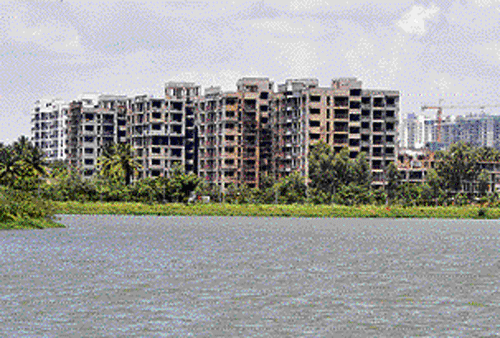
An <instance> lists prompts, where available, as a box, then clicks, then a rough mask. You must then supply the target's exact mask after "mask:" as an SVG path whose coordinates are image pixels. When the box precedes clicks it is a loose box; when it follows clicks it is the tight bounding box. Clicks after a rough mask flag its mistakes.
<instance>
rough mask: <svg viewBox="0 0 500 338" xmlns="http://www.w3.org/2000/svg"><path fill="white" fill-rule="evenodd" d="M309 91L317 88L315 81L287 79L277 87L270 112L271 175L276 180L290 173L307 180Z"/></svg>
mask: <svg viewBox="0 0 500 338" xmlns="http://www.w3.org/2000/svg"><path fill="white" fill-rule="evenodd" d="M312 88H318V80H317V79H298V80H287V81H286V82H285V83H284V84H280V85H278V92H277V94H276V99H275V109H273V111H272V113H271V124H272V126H273V127H272V130H273V146H272V149H273V154H274V156H273V160H274V161H273V174H274V177H275V178H276V179H279V178H281V177H285V176H287V175H288V174H290V173H291V172H293V171H298V172H299V173H300V174H301V175H302V176H304V177H307V174H308V153H309V146H308V145H309V110H308V109H307V108H306V107H307V97H308V93H309V90H310V89H312ZM314 125H315V123H313V126H314Z"/></svg>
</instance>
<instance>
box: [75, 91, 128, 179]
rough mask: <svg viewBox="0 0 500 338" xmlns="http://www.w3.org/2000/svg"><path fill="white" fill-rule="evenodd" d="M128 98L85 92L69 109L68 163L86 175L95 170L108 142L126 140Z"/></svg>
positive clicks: (88, 175)
mask: <svg viewBox="0 0 500 338" xmlns="http://www.w3.org/2000/svg"><path fill="white" fill-rule="evenodd" d="M126 112H127V97H126V96H123V95H102V94H83V95H81V96H80V98H79V99H78V100H77V101H74V102H71V103H70V105H69V112H68V145H67V147H68V162H69V163H70V164H71V165H73V166H75V167H76V168H78V169H79V170H80V171H81V173H82V175H83V176H84V177H92V176H93V175H94V174H95V173H96V169H97V159H98V158H99V156H101V154H102V150H103V149H104V147H106V146H107V145H109V144H112V143H119V142H126V141H127V139H126V136H127V134H126V123H127V121H126Z"/></svg>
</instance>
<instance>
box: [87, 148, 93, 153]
mask: <svg viewBox="0 0 500 338" xmlns="http://www.w3.org/2000/svg"><path fill="white" fill-rule="evenodd" d="M93 153H94V149H92V148H85V154H93Z"/></svg>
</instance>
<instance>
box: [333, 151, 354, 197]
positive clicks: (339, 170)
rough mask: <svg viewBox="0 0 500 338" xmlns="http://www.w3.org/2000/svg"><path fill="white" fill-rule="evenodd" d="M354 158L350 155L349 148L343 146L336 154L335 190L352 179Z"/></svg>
mask: <svg viewBox="0 0 500 338" xmlns="http://www.w3.org/2000/svg"><path fill="white" fill-rule="evenodd" d="M351 167H352V160H351V158H350V157H349V149H348V148H343V149H342V150H341V151H339V152H338V153H337V154H335V160H334V163H333V169H334V171H335V183H334V186H335V190H337V189H338V188H339V187H340V186H341V185H348V184H349V183H351V181H352V176H351V173H352V169H351Z"/></svg>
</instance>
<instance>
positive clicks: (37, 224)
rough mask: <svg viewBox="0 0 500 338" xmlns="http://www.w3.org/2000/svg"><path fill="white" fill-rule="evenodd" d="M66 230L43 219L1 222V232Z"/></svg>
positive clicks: (60, 225)
mask: <svg viewBox="0 0 500 338" xmlns="http://www.w3.org/2000/svg"><path fill="white" fill-rule="evenodd" d="M55 228H65V226H64V225H63V224H60V223H57V222H56V221H54V220H49V219H41V218H21V219H17V220H12V221H8V222H0V231H2V230H36V229H55Z"/></svg>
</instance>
